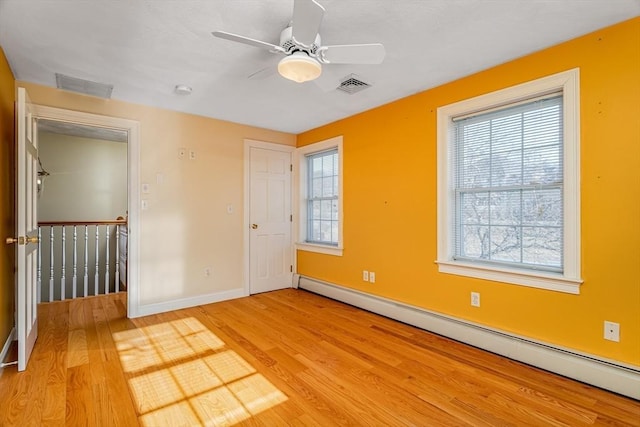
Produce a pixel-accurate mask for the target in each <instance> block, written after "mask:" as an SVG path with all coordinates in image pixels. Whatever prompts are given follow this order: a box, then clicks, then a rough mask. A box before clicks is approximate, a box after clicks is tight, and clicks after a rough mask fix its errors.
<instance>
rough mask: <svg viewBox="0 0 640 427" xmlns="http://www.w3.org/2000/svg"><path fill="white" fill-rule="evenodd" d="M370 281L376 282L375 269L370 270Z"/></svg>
mask: <svg viewBox="0 0 640 427" xmlns="http://www.w3.org/2000/svg"><path fill="white" fill-rule="evenodd" d="M369 283H376V273H375V272H373V271H370V272H369Z"/></svg>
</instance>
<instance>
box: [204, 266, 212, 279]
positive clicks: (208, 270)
mask: <svg viewBox="0 0 640 427" xmlns="http://www.w3.org/2000/svg"><path fill="white" fill-rule="evenodd" d="M209 276H211V267H205V268H204V277H209Z"/></svg>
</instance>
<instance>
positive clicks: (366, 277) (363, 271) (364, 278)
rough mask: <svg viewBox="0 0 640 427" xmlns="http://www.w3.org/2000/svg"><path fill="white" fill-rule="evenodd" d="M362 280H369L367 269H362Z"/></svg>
mask: <svg viewBox="0 0 640 427" xmlns="http://www.w3.org/2000/svg"><path fill="white" fill-rule="evenodd" d="M362 280H364V281H365V282H368V281H369V272H368V271H367V270H362Z"/></svg>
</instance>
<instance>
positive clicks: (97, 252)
mask: <svg viewBox="0 0 640 427" xmlns="http://www.w3.org/2000/svg"><path fill="white" fill-rule="evenodd" d="M99 231H100V227H98V226H97V225H96V277H95V284H94V288H95V294H94V295H98V290H99V288H100V276H99V275H98V271H99V268H100V243H99V242H100V232H99Z"/></svg>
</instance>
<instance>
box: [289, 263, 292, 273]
mask: <svg viewBox="0 0 640 427" xmlns="http://www.w3.org/2000/svg"><path fill="white" fill-rule="evenodd" d="M289 271H290V272H291V273H293V265H290V266H289Z"/></svg>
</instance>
